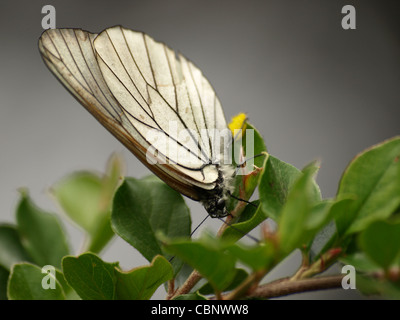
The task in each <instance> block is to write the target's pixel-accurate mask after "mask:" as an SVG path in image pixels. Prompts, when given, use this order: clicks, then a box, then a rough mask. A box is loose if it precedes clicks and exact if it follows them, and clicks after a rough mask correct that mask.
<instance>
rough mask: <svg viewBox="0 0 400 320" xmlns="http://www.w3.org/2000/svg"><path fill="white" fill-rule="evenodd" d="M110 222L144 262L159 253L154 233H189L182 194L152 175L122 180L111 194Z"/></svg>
mask: <svg viewBox="0 0 400 320" xmlns="http://www.w3.org/2000/svg"><path fill="white" fill-rule="evenodd" d="M111 222H112V227H113V229H114V231H115V232H116V233H117V234H118V235H119V236H120V237H121V238H122V239H124V240H125V241H127V242H128V243H129V244H131V245H132V246H133V247H135V248H136V249H137V250H138V251H139V252H140V253H141V254H142V255H143V256H144V257H145V258H146V259H147V260H148V261H151V260H152V259H153V258H154V257H155V256H156V255H162V254H163V252H162V250H161V245H160V241H159V240H158V239H157V238H156V233H158V232H162V233H163V234H164V235H166V236H168V237H170V238H175V237H185V236H186V237H188V236H189V235H190V224H191V222H190V213H189V209H188V207H187V206H186V204H185V202H184V200H183V198H182V196H181V195H180V194H179V193H178V192H176V191H174V190H173V189H172V188H170V187H169V186H167V185H166V184H165V183H164V182H162V181H161V180H159V179H158V178H157V177H155V176H149V177H146V178H143V179H140V180H139V179H134V178H126V179H125V181H124V183H123V184H122V185H121V186H120V188H119V189H118V190H117V192H116V194H115V197H114V204H113V210H112V218H111ZM174 260H175V259H174Z"/></svg>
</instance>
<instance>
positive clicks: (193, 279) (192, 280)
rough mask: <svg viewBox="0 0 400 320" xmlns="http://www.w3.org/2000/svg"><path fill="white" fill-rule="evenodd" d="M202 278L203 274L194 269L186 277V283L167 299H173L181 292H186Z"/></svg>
mask: <svg viewBox="0 0 400 320" xmlns="http://www.w3.org/2000/svg"><path fill="white" fill-rule="evenodd" d="M201 278H202V276H201V274H200V273H199V272H198V271H197V270H193V272H192V273H191V274H190V276H189V277H188V278H187V279H186V281H185V283H184V284H183V285H182V286H180V287H179V288H178V289H177V290H176V291H175V293H174V294H173V295H171V296H169V297H167V299H168V300H169V299H173V298H175V297H177V296H179V295H181V294H186V293H188V292H190V290H191V289H192V288H193V287H194V286H195V285H196V283H197V282H199V280H200V279H201Z"/></svg>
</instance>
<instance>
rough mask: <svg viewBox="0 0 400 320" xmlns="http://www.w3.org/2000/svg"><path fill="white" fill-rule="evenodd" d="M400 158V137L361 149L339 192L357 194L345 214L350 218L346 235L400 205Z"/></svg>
mask: <svg viewBox="0 0 400 320" xmlns="http://www.w3.org/2000/svg"><path fill="white" fill-rule="evenodd" d="M399 157H400V137H395V138H392V139H390V140H387V141H384V142H382V143H380V144H378V145H375V146H373V147H371V148H369V149H367V150H366V151H364V152H362V153H361V154H359V155H358V156H357V157H356V158H355V159H354V160H353V161H352V162H351V163H350V164H349V166H348V167H347V168H346V170H345V172H344V173H343V176H342V179H341V181H340V184H339V190H338V193H337V194H338V196H341V195H345V196H346V195H354V196H355V197H356V200H355V202H354V205H353V206H352V207H351V211H348V212H347V213H346V215H347V217H351V219H347V220H348V221H347V222H346V224H347V225H346V230H347V234H350V233H354V232H358V231H361V230H363V229H364V228H365V227H366V226H367V225H368V224H369V223H371V222H373V221H376V220H382V219H386V218H388V217H389V216H390V215H391V214H392V213H394V212H395V210H396V209H397V208H398V207H399V205H400V182H399V181H400V161H399ZM340 223H341V224H344V223H342V222H340ZM342 228H344V227H342Z"/></svg>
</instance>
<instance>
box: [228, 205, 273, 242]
mask: <svg viewBox="0 0 400 320" xmlns="http://www.w3.org/2000/svg"><path fill="white" fill-rule="evenodd" d="M252 203H253V204H254V205H256V206H257V207H254V206H252V205H247V206H246V207H245V209H244V211H243V212H242V214H241V215H240V219H239V222H237V223H234V224H232V225H231V226H230V227H229V228H227V229H225V231H224V232H223V234H222V236H221V239H223V240H229V241H237V240H239V239H240V238H242V237H243V236H244V235H246V234H247V233H249V232H250V231H251V230H253V229H254V228H255V227H257V226H258V225H259V224H260V223H261V222H263V221H264V220H265V219H266V218H267V215H266V214H265V213H264V211H263V210H262V207H261V206H260V205H259V201H258V200H257V201H253V202H252ZM242 220H243V221H242Z"/></svg>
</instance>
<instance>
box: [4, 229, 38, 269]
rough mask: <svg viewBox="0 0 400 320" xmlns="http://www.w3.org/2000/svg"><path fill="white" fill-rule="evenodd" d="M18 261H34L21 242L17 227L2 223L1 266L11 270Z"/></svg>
mask: <svg viewBox="0 0 400 320" xmlns="http://www.w3.org/2000/svg"><path fill="white" fill-rule="evenodd" d="M17 262H32V259H31V257H30V256H29V255H28V253H27V252H26V250H25V249H24V247H23V246H22V244H21V240H20V237H19V233H18V230H17V228H16V227H15V226H12V225H0V266H2V267H4V268H5V269H6V270H8V271H10V269H11V266H12V265H13V264H14V263H17Z"/></svg>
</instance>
